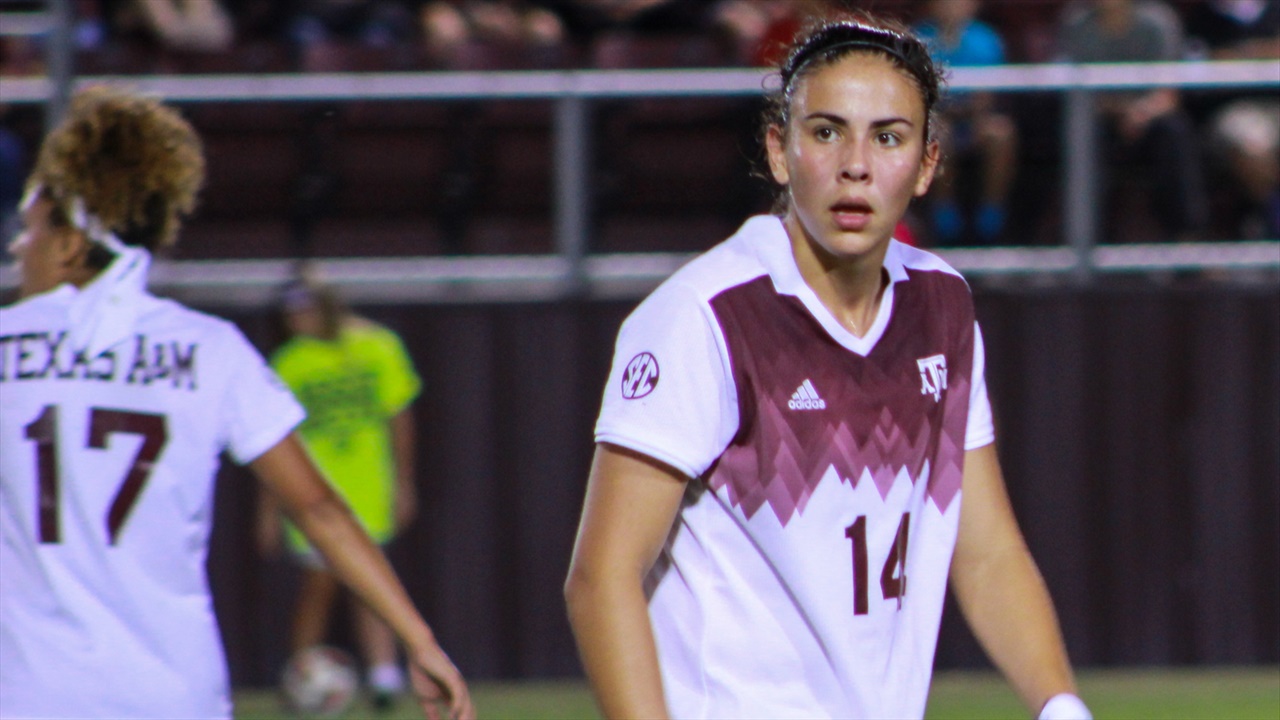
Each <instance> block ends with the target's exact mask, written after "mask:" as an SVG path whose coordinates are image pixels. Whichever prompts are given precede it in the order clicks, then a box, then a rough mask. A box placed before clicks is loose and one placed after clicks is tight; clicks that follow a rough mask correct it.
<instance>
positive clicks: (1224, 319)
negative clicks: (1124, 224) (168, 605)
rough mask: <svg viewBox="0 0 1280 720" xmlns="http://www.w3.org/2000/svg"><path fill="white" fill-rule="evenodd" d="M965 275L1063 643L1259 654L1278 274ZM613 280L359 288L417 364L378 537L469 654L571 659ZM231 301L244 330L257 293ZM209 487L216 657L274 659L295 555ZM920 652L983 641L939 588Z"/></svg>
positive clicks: (244, 670)
mask: <svg viewBox="0 0 1280 720" xmlns="http://www.w3.org/2000/svg"><path fill="white" fill-rule="evenodd" d="M975 294H976V296H977V300H978V311H979V317H980V319H981V321H982V325H983V330H984V335H985V338H986V345H987V354H988V382H989V385H990V390H991V395H992V400H993V403H994V405H995V407H996V415H997V428H998V432H999V437H1000V440H999V442H1000V447H1001V457H1002V459H1003V462H1004V467H1005V473H1006V476H1007V481H1008V484H1009V489H1010V494H1011V497H1012V499H1013V502H1014V506H1015V509H1016V511H1017V513H1018V515H1019V518H1020V520H1021V523H1022V526H1023V530H1024V532H1025V534H1026V536H1027V540H1028V542H1029V544H1030V546H1031V548H1032V551H1033V553H1034V554H1035V555H1036V557H1037V559H1038V560H1039V563H1040V566H1041V569H1042V571H1043V573H1044V576H1045V578H1046V581H1047V582H1048V584H1049V587H1050V590H1051V591H1052V593H1053V595H1054V597H1055V599H1056V601H1057V606H1058V612H1059V614H1060V616H1061V619H1062V624H1063V628H1064V632H1065V635H1066V638H1067V643H1068V646H1069V649H1070V651H1071V653H1072V657H1073V659H1074V660H1075V661H1076V663H1077V664H1081V665H1105V664H1183V663H1263V662H1265V663H1275V662H1277V661H1280V627H1278V624H1277V623H1278V621H1277V618H1280V559H1278V557H1277V556H1278V552H1277V545H1278V544H1280V287H1278V286H1277V285H1276V284H1275V283H1274V282H1268V283H1266V284H1261V285H1254V286H1239V285H1234V286H1232V285H1225V284H1217V285H1215V284H1212V283H1201V284H1197V283H1185V282H1184V283H1182V284H1172V285H1170V284H1164V285H1160V284H1157V283H1153V282H1144V281H1136V280H1126V281H1120V280H1111V281H1107V282H1105V283H1102V284H1099V285H1095V286H1092V287H1089V288H1041V289H1028V288H1005V289H1001V288H997V287H989V288H983V287H981V286H979V287H976V288H975ZM632 305H633V303H613V302H611V303H566V304H537V305H526V306H512V305H489V306H413V307H369V308H361V309H360V311H361V312H362V313H364V314H366V315H368V316H370V317H372V318H374V319H377V320H379V321H381V322H384V323H386V324H388V325H389V326H391V327H392V328H394V329H395V330H397V331H398V332H400V333H401V334H402V336H403V337H404V339H405V342H406V343H407V345H408V347H409V348H410V351H411V353H412V354H413V356H414V358H415V360H416V362H417V364H418V369H419V371H420V372H421V374H422V375H423V377H424V379H425V380H426V392H425V393H424V395H423V397H422V399H421V400H420V401H419V402H418V404H417V405H416V412H417V417H418V420H419V428H420V435H421V453H420V457H421V463H420V468H419V473H418V480H419V483H420V486H421V491H422V500H423V503H422V504H423V508H422V514H421V516H420V518H419V521H418V522H417V523H416V524H415V525H414V526H413V527H412V528H410V529H409V530H408V531H407V532H406V533H405V534H404V536H403V537H401V538H400V539H398V540H397V541H396V543H394V544H393V546H392V547H391V549H390V554H391V557H392V560H393V562H394V563H395V564H396V565H397V567H398V569H399V570H400V572H401V574H402V577H403V578H404V581H405V583H406V585H407V586H408V588H409V591H410V593H411V594H412V596H413V597H414V599H415V600H416V601H417V602H418V603H419V606H420V608H421V609H422V611H423V612H424V614H425V615H426V617H427V618H428V620H429V621H430V622H431V623H432V625H433V627H434V628H435V629H436V631H437V633H438V635H439V637H440V639H441V642H442V643H443V645H444V647H445V648H446V649H447V650H448V651H449V652H450V654H451V655H452V656H453V658H454V659H455V661H456V662H457V663H458V665H459V666H460V667H461V669H462V670H463V671H464V672H465V673H467V674H468V675H469V676H470V677H474V678H486V677H487V678H495V677H502V678H511V677H536V676H560V675H572V674H576V673H578V672H579V666H578V663H577V659H576V655H575V652H574V647H573V641H572V638H571V636H570V634H569V629H568V624H567V622H566V620H565V615H564V610H563V603H562V600H561V585H562V583H563V580H564V576H565V571H566V569H567V565H568V558H569V554H570V551H571V549H572V544H573V538H574V533H575V530H576V523H577V515H578V511H579V509H580V506H581V500H582V491H583V487H584V482H585V478H586V474H587V468H588V464H589V461H590V456H591V451H592V442H591V428H592V425H593V423H594V419H595V415H596V412H597V410H598V404H599V398H600V393H601V391H602V387H603V382H604V380H605V377H606V373H607V370H608V363H609V359H610V356H611V353H612V346H613V338H614V334H615V333H616V331H617V327H618V325H619V323H620V322H621V321H622V319H623V318H624V317H625V316H626V314H627V312H628V311H629V310H630V308H631V306H632ZM234 319H236V320H237V321H239V322H240V323H241V326H242V327H243V328H244V329H245V331H246V332H247V333H248V334H249V335H250V337H251V338H254V339H255V340H257V339H263V338H265V337H266V323H265V320H264V317H263V316H262V315H240V316H236V317H235V318H234ZM217 501H218V508H217V512H218V521H217V529H216V531H215V533H214V542H213V549H212V552H211V557H210V574H211V578H212V582H213V585H214V591H215V596H216V599H217V605H218V612H219V615H220V617H221V620H222V626H223V633H224V636H225V639H226V644H227V650H228V656H229V661H230V663H231V668H232V673H233V678H234V680H235V681H236V682H237V683H240V684H263V683H270V682H274V678H275V673H276V669H277V668H278V667H279V665H280V663H281V662H282V659H283V655H284V652H285V651H284V643H285V637H286V635H287V623H288V615H289V607H288V604H289V603H290V602H291V601H292V593H293V590H294V588H295V585H294V583H295V581H296V576H295V573H294V571H293V569H292V568H291V567H290V566H289V564H288V562H287V561H284V560H262V559H259V558H257V557H256V555H255V553H254V549H253V544H252V533H251V527H252V526H251V521H252V517H253V503H254V496H253V481H252V479H251V477H250V476H248V475H247V474H245V473H244V471H242V470H240V469H237V468H227V469H224V471H223V478H222V482H221V483H220V484H219V494H218V499H217ZM335 641H336V642H338V643H349V642H350V630H349V629H348V628H346V627H345V625H344V624H343V623H338V624H336V626H335ZM938 662H939V665H940V666H943V667H956V666H973V665H980V664H983V663H984V662H985V660H984V659H983V657H982V654H981V651H980V650H979V649H978V648H977V646H976V644H975V643H974V641H973V640H972V638H971V637H970V636H969V635H968V632H967V630H966V629H965V628H964V626H963V622H961V621H960V620H959V619H958V615H957V613H956V612H955V609H954V607H951V606H949V607H948V611H947V616H946V619H945V621H944V627H943V633H942V638H941V641H940V645H939V651H938Z"/></svg>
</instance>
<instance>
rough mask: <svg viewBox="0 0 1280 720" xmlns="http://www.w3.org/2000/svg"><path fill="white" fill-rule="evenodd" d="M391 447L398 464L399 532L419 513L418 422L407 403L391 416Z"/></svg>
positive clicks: (396, 489) (397, 522)
mask: <svg viewBox="0 0 1280 720" xmlns="http://www.w3.org/2000/svg"><path fill="white" fill-rule="evenodd" d="M388 423H389V424H390V426H391V451H392V453H393V457H394V458H395V464H396V486H395V523H396V524H395V528H396V532H399V531H401V530H403V529H405V527H407V526H408V525H409V523H411V522H413V519H414V518H415V517H417V515H418V486H417V485H416V484H415V482H414V480H415V475H414V463H415V462H416V461H417V452H416V451H417V445H416V443H417V424H416V423H415V422H414V419H413V408H412V407H411V406H406V407H405V408H404V409H402V410H401V411H400V412H398V413H396V414H395V415H392V416H391V420H389V421H388Z"/></svg>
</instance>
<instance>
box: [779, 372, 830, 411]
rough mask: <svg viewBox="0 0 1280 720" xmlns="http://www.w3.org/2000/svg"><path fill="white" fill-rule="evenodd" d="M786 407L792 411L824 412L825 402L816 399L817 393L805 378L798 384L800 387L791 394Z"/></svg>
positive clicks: (818, 398)
mask: <svg viewBox="0 0 1280 720" xmlns="http://www.w3.org/2000/svg"><path fill="white" fill-rule="evenodd" d="M787 407H789V408H791V409H792V410H825V409H826V407H827V401H826V400H823V399H822V398H820V397H818V391H817V390H814V389H813V383H811V382H809V380H808V378H806V379H805V381H804V382H802V383H800V387H798V388H796V391H795V392H793V393H791V402H788V403H787Z"/></svg>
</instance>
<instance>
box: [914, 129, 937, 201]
mask: <svg viewBox="0 0 1280 720" xmlns="http://www.w3.org/2000/svg"><path fill="white" fill-rule="evenodd" d="M941 159H942V148H941V146H940V145H939V144H938V141H937V140H932V141H930V142H928V143H926V144H925V146H924V156H923V157H921V158H920V174H919V175H918V176H917V177H916V187H915V196H916V197H920V196H921V195H924V194H925V193H927V192H929V185H931V184H932V183H933V176H934V174H935V173H937V172H938V161H939V160H941Z"/></svg>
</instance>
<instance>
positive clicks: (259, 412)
mask: <svg viewBox="0 0 1280 720" xmlns="http://www.w3.org/2000/svg"><path fill="white" fill-rule="evenodd" d="M223 362H225V363H228V364H229V366H230V368H231V371H230V377H229V379H228V382H227V388H226V397H225V399H224V402H223V405H222V424H223V427H224V428H225V430H224V437H225V438H226V446H227V452H228V453H229V454H230V455H231V458H232V459H233V460H235V461H236V462H237V463H240V464H241V465H243V464H245V463H249V462H252V461H253V460H254V459H256V458H257V457H258V456H259V455H261V454H262V453H264V452H266V451H267V450H270V449H271V448H272V447H274V446H275V444H276V443H278V442H280V441H281V440H283V439H284V438H285V436H286V435H288V434H289V433H290V432H291V431H292V430H293V429H294V428H295V427H297V425H298V423H300V422H302V420H303V418H305V417H306V412H305V411H304V410H303V409H302V405H300V404H299V403H298V401H297V400H296V399H295V398H294V397H293V393H291V392H290V391H289V388H288V387H287V386H286V385H285V384H284V382H283V381H281V380H280V378H279V377H277V376H276V374H275V372H273V371H272V370H271V368H269V367H267V363H266V361H265V360H263V359H262V355H261V354H259V353H258V351H257V350H256V349H255V348H254V347H253V346H252V345H250V344H249V341H248V340H247V339H245V337H244V335H242V334H241V333H240V331H239V330H236V329H234V328H233V329H232V338H231V340H230V341H229V342H228V343H227V352H226V353H225V355H224V359H223Z"/></svg>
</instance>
